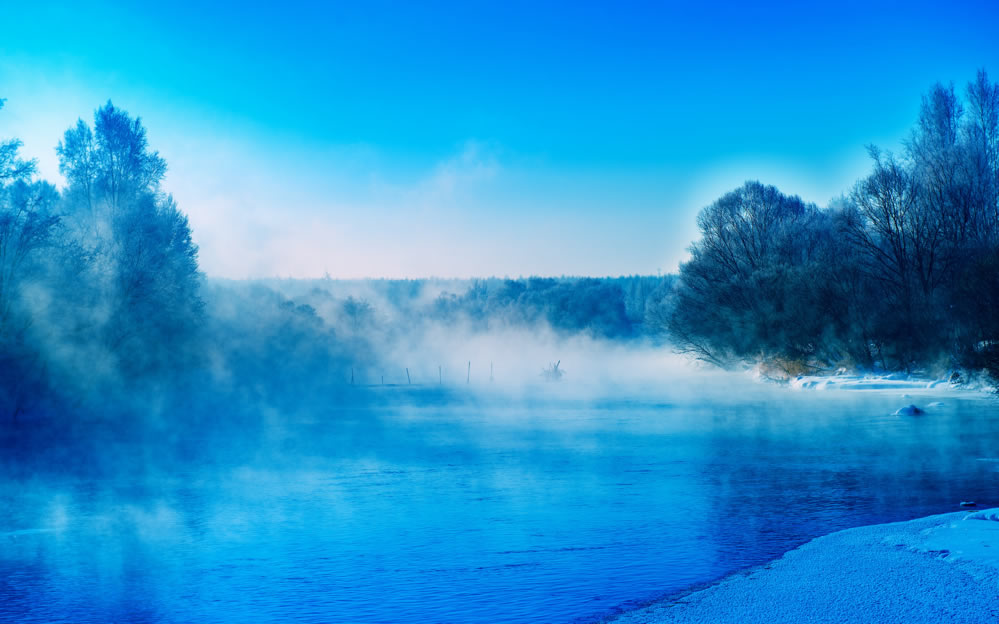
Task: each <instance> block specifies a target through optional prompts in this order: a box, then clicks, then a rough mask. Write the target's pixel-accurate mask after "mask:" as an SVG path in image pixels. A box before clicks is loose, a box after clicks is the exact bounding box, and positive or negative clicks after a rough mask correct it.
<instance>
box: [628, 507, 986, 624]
mask: <svg viewBox="0 0 999 624" xmlns="http://www.w3.org/2000/svg"><path fill="white" fill-rule="evenodd" d="M611 621H612V622H614V623H615V624H658V623H666V622H669V623H695V622H696V623H709V622H710V623H713V624H722V623H726V622H732V623H733V624H734V623H739V624H752V623H760V624H764V623H765V624H780V623H786V624H791V623H794V624H801V623H805V622H807V623H813V622H828V623H833V622H835V623H837V624H849V623H852V622H858V623H860V622H866V623H870V622H876V623H892V622H899V623H901V622H905V623H907V624H918V623H923V622H925V623H930V622H934V623H935V622H950V623H967V624H971V623H975V624H977V623H985V622H996V621H999V509H991V510H986V511H978V512H971V513H967V512H957V513H948V514H942V515H937V516H929V517H927V518H920V519H918V520H912V521H909V522H897V523H891V524H880V525H873V526H866V527H859V528H855V529H848V530H845V531H839V532H837V533H832V534H830V535H826V536H823V537H820V538H817V539H814V540H812V541H810V542H808V543H807V544H805V545H803V546H801V547H799V548H797V549H795V550H792V551H790V552H788V553H787V554H785V555H784V556H783V557H781V558H780V559H777V560H775V561H773V562H771V563H769V564H767V565H765V566H761V567H757V568H754V569H752V570H749V571H744V572H741V573H737V574H735V575H732V576H730V577H728V578H726V579H724V580H722V581H721V582H719V583H717V584H715V585H713V586H711V587H708V588H706V589H702V590H699V591H694V592H692V593H688V594H685V595H682V596H679V597H674V598H670V599H667V600H663V601H661V602H657V603H654V604H652V605H650V606H648V607H645V608H643V609H639V610H637V611H632V612H629V613H625V614H622V615H620V616H618V617H616V618H614V619H613V620H611Z"/></svg>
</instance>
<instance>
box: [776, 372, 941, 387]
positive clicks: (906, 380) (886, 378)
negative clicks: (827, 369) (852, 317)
mask: <svg viewBox="0 0 999 624" xmlns="http://www.w3.org/2000/svg"><path fill="white" fill-rule="evenodd" d="M789 385H790V386H791V387H792V388H794V389H795V390H931V389H940V390H944V389H949V388H952V387H953V386H952V384H951V383H950V382H949V381H947V380H946V379H925V378H921V377H915V376H913V377H910V376H908V375H903V374H900V373H893V374H891V375H845V374H840V375H800V376H798V377H795V378H794V379H792V380H791V381H790V382H789Z"/></svg>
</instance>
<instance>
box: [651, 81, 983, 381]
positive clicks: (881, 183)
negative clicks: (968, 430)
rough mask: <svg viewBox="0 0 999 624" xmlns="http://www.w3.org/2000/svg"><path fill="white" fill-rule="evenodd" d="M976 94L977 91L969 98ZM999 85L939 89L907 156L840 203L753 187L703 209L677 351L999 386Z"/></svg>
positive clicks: (670, 323) (685, 271) (787, 369)
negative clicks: (954, 377) (983, 375)
mask: <svg viewBox="0 0 999 624" xmlns="http://www.w3.org/2000/svg"><path fill="white" fill-rule="evenodd" d="M962 96H963V97H962ZM997 114H999V85H997V84H996V83H993V82H991V81H990V80H989V78H988V76H987V75H986V73H985V72H984V71H980V72H979V73H978V75H977V77H976V79H975V80H974V81H972V82H971V83H970V84H968V85H967V87H966V88H965V89H964V90H963V93H962V94H961V95H960V96H959V94H958V92H957V91H955V89H954V87H953V86H944V85H940V84H938V85H936V86H934V87H933V88H932V89H931V90H930V91H929V93H927V94H926V95H925V96H924V98H923V101H922V106H921V109H920V113H919V118H918V120H917V122H916V125H915V127H914V128H913V129H912V131H911V133H910V135H909V137H908V139H907V140H906V141H905V143H904V148H903V150H902V151H901V153H899V154H892V153H890V152H885V151H882V150H880V149H878V148H876V147H870V148H869V151H870V155H871V160H872V170H871V172H870V174H869V175H868V176H866V177H865V178H863V179H861V180H859V181H858V182H857V183H856V185H855V186H854V187H853V189H852V190H851V191H850V192H849V193H848V194H845V195H844V196H842V197H841V198H838V199H836V200H834V201H832V202H830V204H829V206H827V207H826V208H819V207H817V206H815V205H814V204H809V203H806V202H803V201H802V200H801V199H799V198H798V197H795V196H788V195H784V194H782V193H781V192H780V191H778V190H777V189H776V188H774V187H772V186H765V185H763V184H760V183H759V182H748V183H746V184H745V185H744V186H743V187H741V188H739V189H737V190H734V191H732V192H730V193H728V194H726V195H725V196H723V197H722V198H720V199H719V200H718V201H716V202H715V203H713V204H711V205H710V206H708V207H707V208H705V209H704V210H702V211H701V213H700V215H699V216H698V226H699V228H700V232H701V238H700V240H698V241H696V242H695V243H694V244H693V245H692V247H691V248H690V252H691V258H690V260H689V261H688V262H687V263H685V264H683V265H682V266H681V269H680V281H679V284H678V287H677V289H676V293H675V301H674V302H673V304H672V305H671V306H670V309H669V312H668V313H667V314H665V315H664V316H663V318H662V321H661V325H662V327H663V328H664V329H666V330H667V331H668V332H669V334H670V336H671V337H672V340H673V342H674V343H675V344H676V345H677V347H678V348H679V349H680V350H682V351H686V352H688V353H691V354H694V355H696V356H697V357H699V358H702V359H704V360H707V361H710V362H713V363H715V364H719V365H722V366H729V365H732V364H733V363H737V362H762V363H765V364H768V365H773V366H775V367H777V368H779V369H781V370H782V371H783V372H784V373H785V374H792V375H793V374H798V373H801V372H806V371H814V370H820V369H830V368H836V367H840V366H846V367H848V368H863V369H876V368H880V369H885V370H904V371H914V370H925V371H927V372H933V373H939V372H942V371H945V370H948V369H954V368H959V367H960V368H965V369H971V370H976V371H977V370H982V369H985V370H987V371H989V372H990V373H991V375H992V376H993V377H994V378H996V379H999V123H997Z"/></svg>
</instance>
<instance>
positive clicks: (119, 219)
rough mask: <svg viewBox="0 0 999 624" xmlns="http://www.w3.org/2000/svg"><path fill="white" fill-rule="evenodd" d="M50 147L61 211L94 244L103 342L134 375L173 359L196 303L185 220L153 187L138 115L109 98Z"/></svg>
mask: <svg viewBox="0 0 999 624" xmlns="http://www.w3.org/2000/svg"><path fill="white" fill-rule="evenodd" d="M56 151H57V153H58V155H59V162H60V171H62V172H63V174H64V175H65V176H66V178H67V181H68V182H69V189H68V193H67V213H68V214H69V215H70V216H71V217H72V218H73V219H72V220H73V222H74V223H75V224H76V226H77V228H78V231H79V233H80V237H81V239H83V240H86V241H88V242H89V247H90V248H91V249H92V250H93V253H94V257H95V262H94V267H93V273H92V275H91V278H92V280H93V281H94V282H95V285H96V288H97V290H98V291H99V293H100V297H101V298H103V299H104V302H103V304H104V305H105V306H106V307H107V309H108V310H109V312H108V314H107V318H106V319H105V321H104V323H103V328H102V335H103V340H104V344H105V347H106V348H107V349H109V350H110V352H111V353H113V354H115V356H116V357H117V358H118V359H119V361H120V365H121V366H122V367H123V369H124V370H125V371H126V372H127V373H128V374H129V375H132V376H139V375H141V374H143V373H146V372H150V371H152V370H155V369H158V368H163V367H166V366H171V365H175V364H176V361H177V358H178V357H180V356H181V355H182V354H183V353H184V343H185V340H184V339H185V338H187V337H190V336H191V335H192V332H193V330H194V328H195V327H196V326H197V324H198V322H199V320H200V318H201V313H202V308H203V303H202V301H201V298H200V295H199V288H200V281H201V278H200V274H199V272H198V265H197V253H198V249H197V246H196V245H195V244H194V242H193V241H192V238H191V231H190V227H189V226H188V222H187V217H185V216H184V215H183V213H181V212H180V211H179V210H178V209H177V206H176V204H175V203H174V201H173V199H172V198H171V197H169V196H165V195H164V194H163V193H162V192H161V191H160V182H161V181H162V179H163V176H164V175H165V173H166V163H165V162H164V160H163V159H162V158H161V157H160V156H159V154H158V153H157V152H155V151H151V150H150V149H149V145H148V141H147V138H146V129H145V128H144V127H143V125H142V123H141V120H140V119H139V118H135V119H133V118H131V117H129V115H128V113H127V112H125V111H123V110H121V109H119V108H116V107H115V106H114V105H113V104H112V103H111V102H110V101H109V102H108V103H107V104H106V105H105V106H103V107H101V108H99V109H98V110H97V111H96V112H95V114H94V126H93V128H91V127H90V126H89V125H88V124H86V123H85V122H84V121H82V120H78V121H77V123H76V125H75V126H74V127H72V128H70V129H69V130H67V131H66V133H65V135H64V137H63V140H62V141H61V142H60V143H59V146H58V148H57V150H56ZM81 216H82V217H85V218H81Z"/></svg>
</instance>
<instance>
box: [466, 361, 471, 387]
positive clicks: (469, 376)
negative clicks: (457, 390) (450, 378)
mask: <svg viewBox="0 0 999 624" xmlns="http://www.w3.org/2000/svg"><path fill="white" fill-rule="evenodd" d="M465 383H466V384H470V383H472V362H471V361H469V362H468V377H466V378H465Z"/></svg>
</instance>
